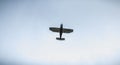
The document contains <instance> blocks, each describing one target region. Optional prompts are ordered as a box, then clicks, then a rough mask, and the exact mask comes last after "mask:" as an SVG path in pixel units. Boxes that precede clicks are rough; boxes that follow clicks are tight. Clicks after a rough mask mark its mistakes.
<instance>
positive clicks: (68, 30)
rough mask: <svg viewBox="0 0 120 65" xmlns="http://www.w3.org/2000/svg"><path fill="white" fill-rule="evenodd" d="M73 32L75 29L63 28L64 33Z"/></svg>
mask: <svg viewBox="0 0 120 65" xmlns="http://www.w3.org/2000/svg"><path fill="white" fill-rule="evenodd" d="M71 32H73V29H66V28H63V33H71Z"/></svg>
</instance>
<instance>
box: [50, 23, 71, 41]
mask: <svg viewBox="0 0 120 65" xmlns="http://www.w3.org/2000/svg"><path fill="white" fill-rule="evenodd" d="M49 30H51V31H52V32H57V33H59V35H60V37H56V39H57V40H65V38H62V34H63V33H71V32H73V29H67V28H63V24H61V25H60V28H58V27H49Z"/></svg>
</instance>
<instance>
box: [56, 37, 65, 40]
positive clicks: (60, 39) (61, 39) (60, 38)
mask: <svg viewBox="0 0 120 65" xmlns="http://www.w3.org/2000/svg"><path fill="white" fill-rule="evenodd" d="M56 39H57V40H65V38H58V37H57V38H56Z"/></svg>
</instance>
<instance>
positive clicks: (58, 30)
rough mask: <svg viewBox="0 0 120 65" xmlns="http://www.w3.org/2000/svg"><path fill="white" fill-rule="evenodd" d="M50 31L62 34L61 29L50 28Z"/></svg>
mask: <svg viewBox="0 0 120 65" xmlns="http://www.w3.org/2000/svg"><path fill="white" fill-rule="evenodd" d="M49 29H50V30H51V31H53V32H60V28H57V27H50V28H49Z"/></svg>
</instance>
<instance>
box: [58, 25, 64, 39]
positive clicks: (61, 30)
mask: <svg viewBox="0 0 120 65" xmlns="http://www.w3.org/2000/svg"><path fill="white" fill-rule="evenodd" d="M59 33H60V39H61V38H62V33H63V24H61V25H60V32H59Z"/></svg>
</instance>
